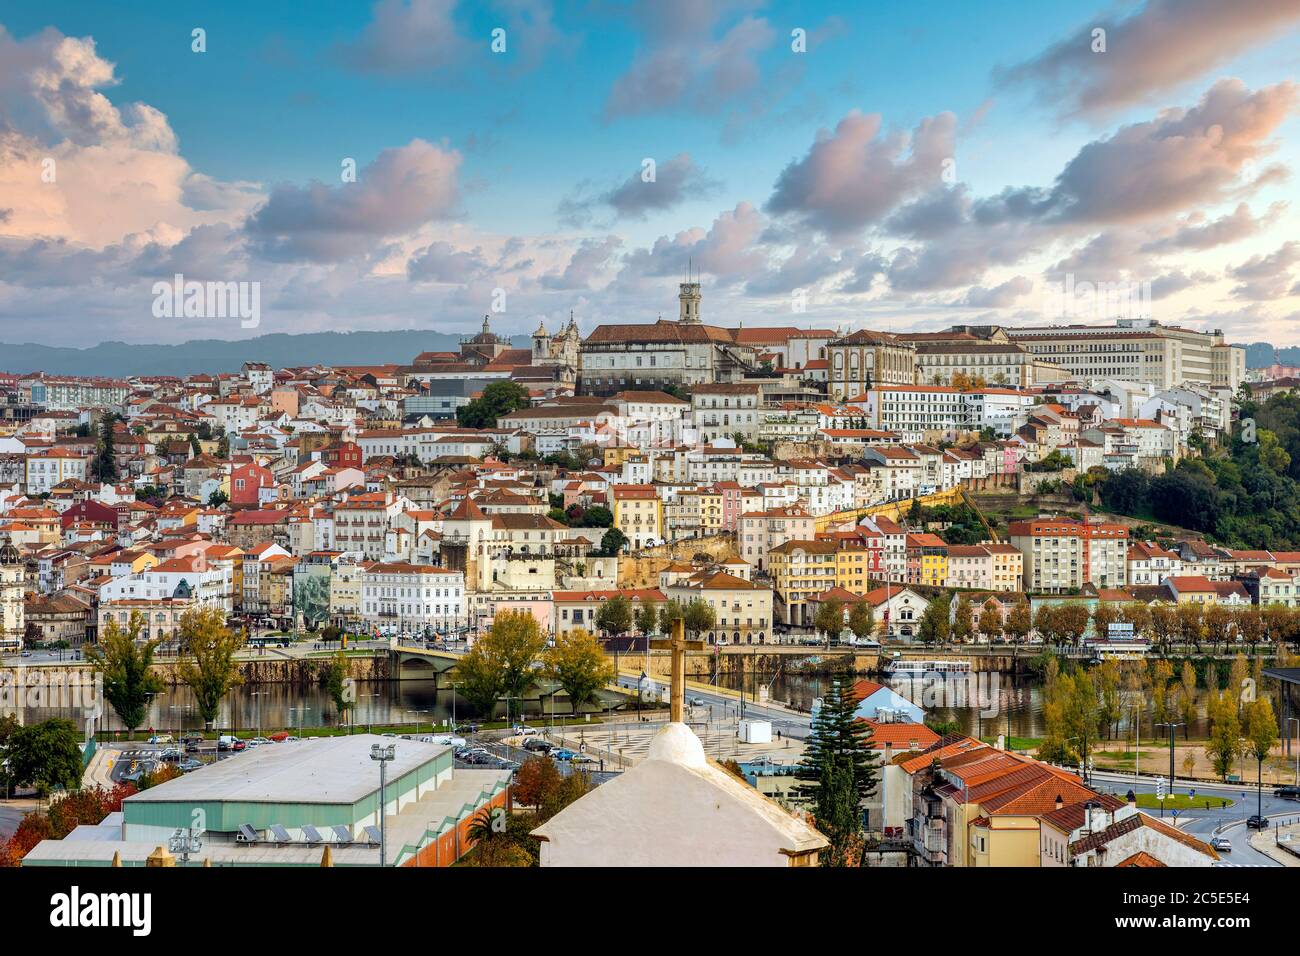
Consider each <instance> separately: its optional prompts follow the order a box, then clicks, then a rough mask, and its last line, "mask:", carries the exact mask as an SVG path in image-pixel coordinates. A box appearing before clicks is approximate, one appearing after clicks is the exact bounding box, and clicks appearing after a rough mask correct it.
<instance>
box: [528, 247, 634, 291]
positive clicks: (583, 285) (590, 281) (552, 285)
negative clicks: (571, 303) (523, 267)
mask: <svg viewBox="0 0 1300 956" xmlns="http://www.w3.org/2000/svg"><path fill="white" fill-rule="evenodd" d="M622 246H623V240H622V239H620V238H619V237H618V236H606V237H605V238H603V239H584V240H583V241H582V242H581V243H580V244H579V246H578V248H577V249H575V250H574V252H573V256H572V257H571V258H570V259H569V264H568V265H567V266H566V267H565V269H564V272H562V273H561V274H559V275H547V276H542V278H541V284H542V286H543V287H544V288H547V289H565V290H576V289H590V288H592V287H593V285H594V284H595V281H596V280H597V279H598V278H600V277H602V276H604V275H605V272H606V270H607V269H608V267H609V266H610V264H611V262H612V260H613V258H614V256H615V255H616V254H617V252H618V250H619V249H620V248H622Z"/></svg>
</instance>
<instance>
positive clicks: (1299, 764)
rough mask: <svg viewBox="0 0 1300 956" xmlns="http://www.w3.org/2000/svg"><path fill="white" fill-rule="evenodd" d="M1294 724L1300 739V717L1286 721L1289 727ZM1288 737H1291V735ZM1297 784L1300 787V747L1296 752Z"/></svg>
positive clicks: (1289, 718)
mask: <svg viewBox="0 0 1300 956" xmlns="http://www.w3.org/2000/svg"><path fill="white" fill-rule="evenodd" d="M1292 724H1295V725H1296V728H1295V729H1296V736H1297V737H1300V717H1288V718H1287V719H1286V725H1287V727H1290V726H1291V725H1292ZM1287 736H1290V734H1288V735H1287ZM1295 783H1296V786H1297V787H1300V747H1297V748H1296V752H1295Z"/></svg>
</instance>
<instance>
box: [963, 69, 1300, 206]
mask: <svg viewBox="0 0 1300 956" xmlns="http://www.w3.org/2000/svg"><path fill="white" fill-rule="evenodd" d="M1298 90H1300V88H1298V87H1297V86H1296V85H1295V84H1294V83H1291V82H1285V83H1278V84H1276V85H1275V86H1269V87H1265V88H1263V89H1261V90H1257V91H1255V92H1251V91H1250V90H1248V89H1247V88H1246V86H1245V84H1244V83H1242V82H1241V81H1240V80H1235V79H1226V80H1220V81H1219V82H1217V83H1215V84H1214V85H1213V86H1212V87H1210V89H1209V90H1208V91H1207V92H1206V94H1205V95H1204V96H1203V97H1202V98H1201V101H1200V102H1199V103H1198V104H1197V105H1196V106H1194V107H1192V108H1190V109H1186V110H1184V109H1176V108H1171V109H1166V110H1162V111H1161V112H1160V113H1159V114H1157V116H1156V117H1155V118H1154V119H1152V120H1148V121H1146V122H1142V123H1132V124H1129V125H1127V126H1122V127H1120V128H1119V129H1118V130H1117V131H1116V132H1115V133H1114V134H1113V135H1112V136H1109V137H1106V138H1104V139H1098V140H1094V141H1092V142H1090V143H1088V144H1087V145H1085V146H1084V147H1083V148H1082V149H1080V150H1079V152H1078V153H1077V154H1076V155H1075V156H1074V158H1073V159H1071V160H1070V161H1069V163H1067V164H1066V166H1065V168H1064V169H1063V170H1062V171H1061V173H1060V175H1059V176H1057V178H1056V182H1055V184H1054V185H1053V187H1052V188H1051V189H1050V190H1043V189H1035V188H1024V189H1017V190H1008V191H1006V192H1005V193H1003V194H1002V195H1000V196H998V197H996V199H995V202H996V204H997V205H996V206H995V207H988V208H986V209H985V210H984V212H985V214H986V216H988V217H989V218H998V217H1001V216H1021V217H1036V218H1041V219H1050V220H1058V221H1068V222H1076V223H1087V224H1097V223H1123V222H1134V221H1138V220H1142V219H1149V218H1152V217H1156V216H1161V215H1168V214H1170V213H1177V212H1180V211H1182V210H1185V209H1188V208H1190V207H1192V206H1196V205H1209V204H1213V203H1217V202H1222V201H1225V200H1228V199H1231V198H1234V197H1235V196H1239V195H1241V194H1242V193H1243V192H1244V191H1251V190H1252V189H1254V188H1258V185H1259V182H1260V179H1259V178H1257V179H1256V180H1255V183H1254V185H1251V184H1246V185H1243V183H1242V179H1241V175H1242V173H1243V171H1245V170H1251V169H1254V168H1255V167H1256V166H1257V165H1258V164H1259V163H1260V161H1262V160H1263V159H1264V158H1265V157H1266V156H1268V155H1269V153H1271V152H1272V151H1273V149H1274V144H1273V143H1272V142H1271V141H1270V139H1269V137H1270V136H1271V135H1272V134H1273V132H1274V131H1275V130H1276V129H1277V128H1278V127H1279V126H1280V125H1281V124H1282V122H1283V121H1284V120H1286V119H1287V117H1288V116H1289V115H1290V114H1291V113H1292V112H1293V111H1294V110H1295V107H1296V101H1297V91H1298ZM1279 173H1280V170H1279V169H1278V168H1276V167H1270V168H1269V169H1268V170H1267V172H1266V174H1265V178H1267V179H1268V180H1269V181H1272V180H1273V179H1274V178H1275V177H1276V176H1277V175H1278V174H1279Z"/></svg>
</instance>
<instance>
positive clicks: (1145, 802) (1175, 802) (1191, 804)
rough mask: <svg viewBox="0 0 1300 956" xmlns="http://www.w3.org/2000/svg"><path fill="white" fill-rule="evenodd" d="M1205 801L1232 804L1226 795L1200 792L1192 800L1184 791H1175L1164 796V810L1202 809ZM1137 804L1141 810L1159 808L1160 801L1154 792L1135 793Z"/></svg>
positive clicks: (1217, 805)
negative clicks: (1209, 795) (1207, 794)
mask: <svg viewBox="0 0 1300 956" xmlns="http://www.w3.org/2000/svg"><path fill="white" fill-rule="evenodd" d="M1206 803H1209V805H1210V806H1211V807H1230V806H1232V804H1233V801H1232V800H1229V799H1228V798H1227V797H1218V796H1214V797H1206V796H1202V795H1201V794H1197V795H1196V800H1195V801H1193V800H1192V798H1191V797H1189V796H1188V795H1187V794H1185V793H1176V794H1174V795H1173V796H1172V797H1171V796H1168V795H1166V796H1165V800H1164V807H1165V809H1166V810H1190V809H1193V808H1195V809H1197V810H1204V809H1205V808H1206V806H1205V805H1206ZM1137 805H1138V808H1139V809H1141V810H1159V809H1160V801H1159V800H1157V799H1156V795H1155V794H1154V793H1139V794H1138V795H1137Z"/></svg>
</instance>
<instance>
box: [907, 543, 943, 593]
mask: <svg viewBox="0 0 1300 956" xmlns="http://www.w3.org/2000/svg"><path fill="white" fill-rule="evenodd" d="M947 582H948V545H947V544H945V543H944V540H943V539H942V538H940V537H939V536H938V535H937V534H909V535H908V536H907V583H908V584H922V585H929V586H930V587H936V588H941V587H945V586H946V585H947Z"/></svg>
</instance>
